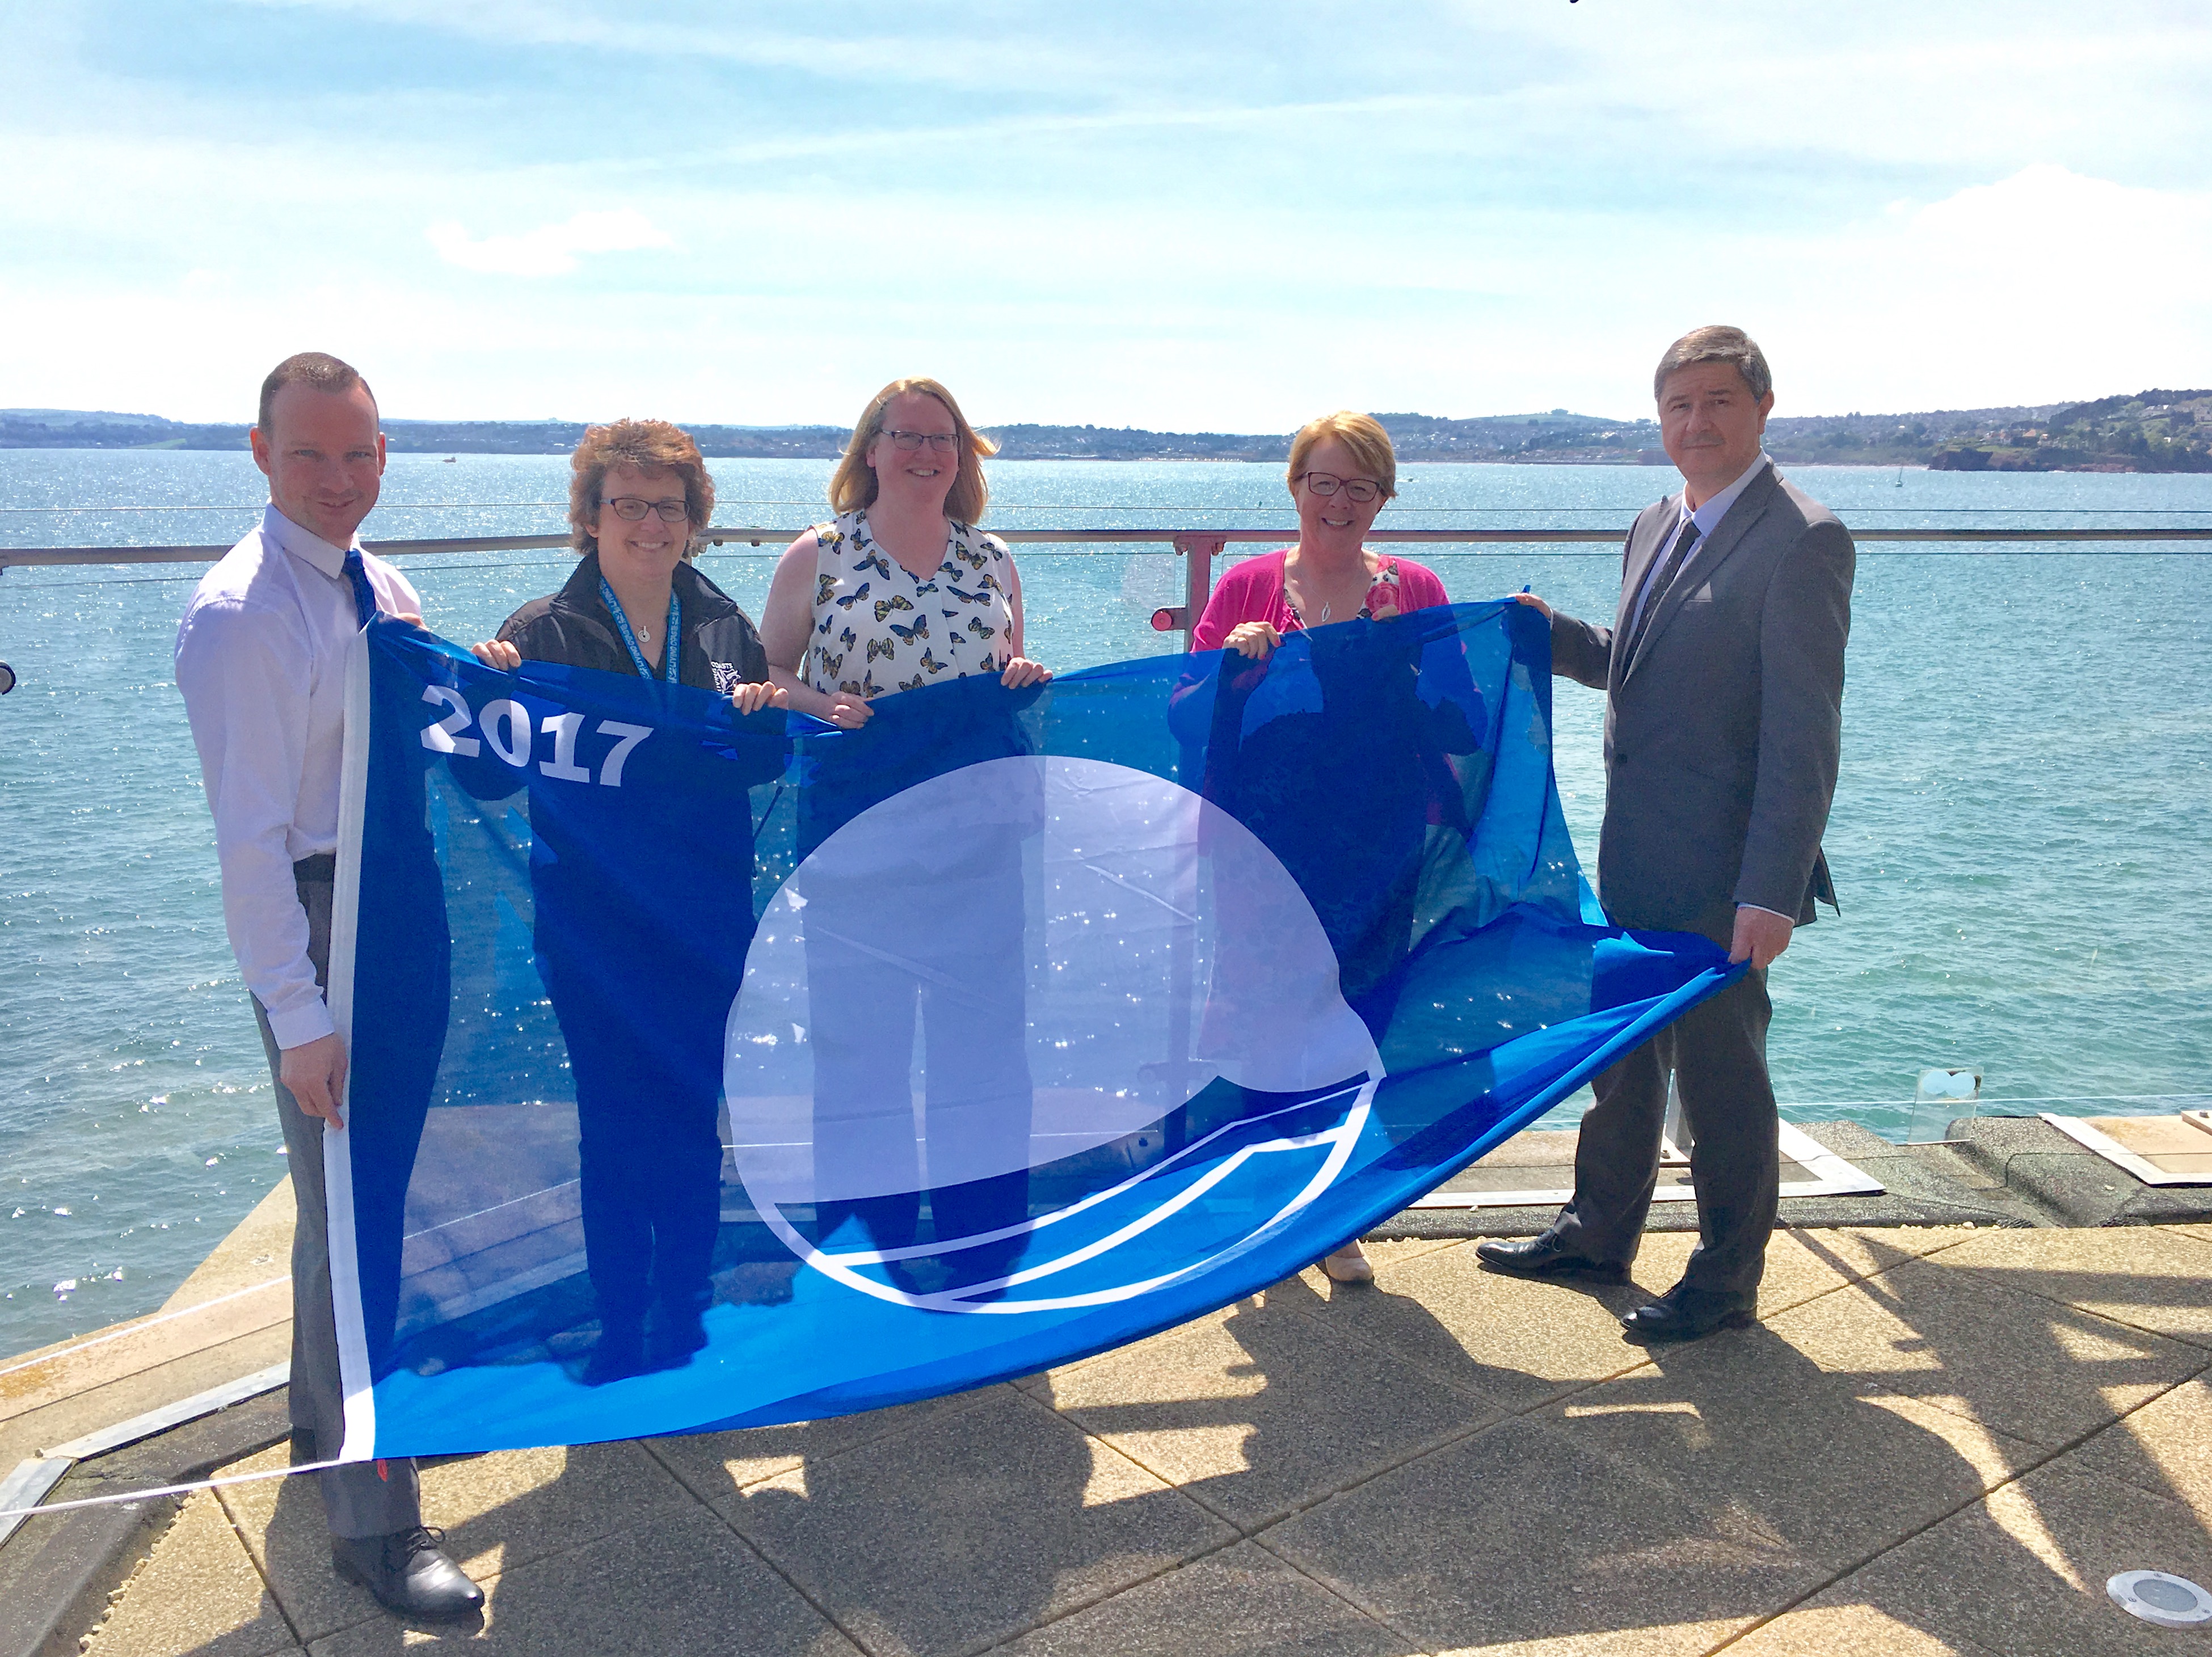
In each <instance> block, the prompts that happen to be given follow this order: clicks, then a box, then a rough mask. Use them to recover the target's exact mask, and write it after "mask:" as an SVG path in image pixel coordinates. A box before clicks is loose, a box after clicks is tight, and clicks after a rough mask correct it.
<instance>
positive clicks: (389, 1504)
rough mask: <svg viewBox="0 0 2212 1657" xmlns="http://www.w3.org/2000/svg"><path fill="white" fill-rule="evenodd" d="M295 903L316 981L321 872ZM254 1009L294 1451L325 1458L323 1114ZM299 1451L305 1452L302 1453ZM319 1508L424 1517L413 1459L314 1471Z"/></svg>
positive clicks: (325, 915)
mask: <svg viewBox="0 0 2212 1657" xmlns="http://www.w3.org/2000/svg"><path fill="white" fill-rule="evenodd" d="M298 889H299V893H300V907H302V908H303V909H305V910H306V911H307V958H308V959H309V960H310V961H311V962H313V963H314V968H315V982H316V983H318V984H321V985H325V986H326V984H327V980H328V979H329V976H330V969H331V894H332V890H333V888H332V886H331V883H330V882H329V881H327V880H315V879H311V878H308V877H301V878H300V880H299V882H298ZM253 1017H254V1019H255V1021H256V1022H257V1023H259V1025H260V1026H261V1045H262V1047H263V1049H264V1051H265V1052H266V1053H268V1055H269V1074H270V1077H271V1079H273V1080H275V1081H276V1120H278V1121H279V1122H280V1123H281V1124H283V1129H284V1153H285V1161H286V1162H289V1164H290V1165H291V1172H292V1195H293V1198H294V1199H295V1201H297V1203H298V1204H299V1218H298V1220H297V1223H295V1226H294V1228H293V1231H292V1391H291V1405H292V1445H293V1454H292V1459H293V1460H294V1461H295V1463H299V1462H303V1461H322V1460H328V1459H329V1458H330V1457H331V1456H334V1455H336V1454H337V1453H338V1447H339V1446H340V1445H341V1444H342V1443H343V1442H345V1393H344V1391H343V1388H342V1387H341V1386H340V1384H339V1381H338V1334H337V1318H336V1315H335V1314H333V1312H332V1311H331V1254H330V1230H329V1225H328V1218H329V1216H328V1211H327V1209H326V1207H325V1202H324V1196H323V1119H322V1118H321V1117H319V1116H310V1115H308V1114H307V1112H306V1111H304V1110H301V1108H300V1105H299V1102H298V1101H297V1100H296V1099H295V1098H293V1096H292V1090H291V1089H289V1088H288V1087H286V1086H285V1085H284V1083H283V1080H282V1079H281V1070H280V1066H281V1065H282V1062H283V1061H282V1059H281V1057H280V1055H279V1053H278V1049H277V1047H276V1036H275V1035H274V1034H273V1033H272V1032H271V1031H270V1028H269V1013H268V1010H267V1009H266V1008H264V1006H263V1005H261V1002H260V999H259V998H258V997H257V998H255V1000H254V1003H253ZM303 1452H304V1453H305V1454H302V1453H303ZM315 1482H316V1484H318V1485H319V1486H320V1487H321V1490H322V1492H323V1511H324V1513H325V1514H326V1515H327V1516H328V1518H329V1520H330V1527H331V1535H333V1536H346V1537H359V1536H385V1535H388V1534H390V1533H392V1532H393V1531H405V1530H412V1529H413V1528H414V1527H416V1526H417V1525H419V1524H421V1523H422V1504H421V1502H420V1500H419V1498H418V1496H417V1493H416V1481H415V1464H414V1463H413V1462H412V1461H362V1462H355V1463H351V1464H349V1465H348V1466H343V1467H331V1468H328V1469H326V1470H325V1471H324V1472H320V1473H318V1474H317V1475H316V1476H315Z"/></svg>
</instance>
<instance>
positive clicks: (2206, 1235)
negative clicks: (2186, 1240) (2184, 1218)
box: [2164, 1225, 2212, 1243]
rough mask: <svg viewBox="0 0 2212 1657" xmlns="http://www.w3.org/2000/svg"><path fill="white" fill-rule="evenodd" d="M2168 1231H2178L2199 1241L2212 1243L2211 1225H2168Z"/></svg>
mask: <svg viewBox="0 0 2212 1657" xmlns="http://www.w3.org/2000/svg"><path fill="white" fill-rule="evenodd" d="M2164 1229H2166V1230H2168V1231H2178V1232H2179V1233H2180V1234H2181V1235H2183V1236H2185V1237H2194V1238H2196V1239H2197V1241H2199V1242H2208V1243H2212V1225H2170V1226H2167V1227H2165V1228H2164Z"/></svg>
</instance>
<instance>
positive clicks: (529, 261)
mask: <svg viewBox="0 0 2212 1657" xmlns="http://www.w3.org/2000/svg"><path fill="white" fill-rule="evenodd" d="M427 234H428V236H429V238H430V245H431V246H433V247H435V248H436V249H437V250H438V256H439V258H442V259H444V260H445V261H446V263H447V264H458V265H459V266H460V267H461V269H463V270H476V271H480V272H482V273H483V274H484V275H486V276H566V275H568V272H569V271H571V270H574V269H575V268H576V264H577V256H578V255H579V254H582V253H626V252H634V251H635V250H636V249H638V248H641V247H673V246H675V245H676V243H675V240H674V239H673V238H672V237H671V236H670V235H669V234H668V233H667V232H666V231H665V230H662V229H661V228H659V226H657V225H655V224H654V223H653V221H652V220H651V219H648V218H647V217H646V216H645V215H644V214H642V213H641V212H639V211H638V210H637V209H635V208H634V207H620V208H615V209H611V210H610V211H607V212H596V213H595V212H589V211H586V212H582V213H579V214H577V215H575V216H574V217H573V218H571V219H568V220H567V221H566V222H563V223H561V224H545V225H540V226H539V227H538V228H537V229H535V230H526V231H525V232H523V233H522V234H520V235H519V236H486V237H483V239H482V240H477V239H476V238H473V237H471V235H470V234H469V233H468V232H467V231H466V230H464V229H463V228H461V227H460V226H459V225H458V224H456V223H454V222H453V221H452V220H450V219H448V220H442V221H441V222H438V223H436V224H434V225H432V226H431V227H430V228H429V230H428V233H427Z"/></svg>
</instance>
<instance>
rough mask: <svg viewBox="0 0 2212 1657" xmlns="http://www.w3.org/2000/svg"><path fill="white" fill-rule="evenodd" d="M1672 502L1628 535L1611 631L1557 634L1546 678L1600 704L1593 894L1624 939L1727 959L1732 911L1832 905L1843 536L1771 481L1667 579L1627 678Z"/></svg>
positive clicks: (1847, 589)
mask: <svg viewBox="0 0 2212 1657" xmlns="http://www.w3.org/2000/svg"><path fill="white" fill-rule="evenodd" d="M1679 513H1680V496H1678V495H1669V496H1668V498H1667V499H1666V500H1663V501H1660V502H1658V503H1657V504H1656V505H1655V506H1652V507H1647V508H1646V509H1645V510H1644V512H1643V513H1642V514H1640V515H1639V516H1638V519H1637V520H1636V523H1635V525H1634V527H1633V528H1632V529H1631V530H1630V531H1629V532H1628V544H1627V546H1626V549H1625V550H1624V553H1623V556H1622V562H1621V583H1620V610H1619V614H1618V616H1617V619H1616V622H1615V625H1614V626H1613V627H1610V628H1604V627H1595V626H1593V625H1592V624H1590V623H1589V622H1580V621H1577V620H1576V619H1575V618H1574V617H1572V616H1563V615H1558V614H1554V615H1553V618H1552V671H1553V672H1554V673H1558V674H1563V675H1565V676H1566V677H1570V678H1573V679H1577V680H1579V681H1581V682H1582V683H1584V684H1586V685H1589V686H1590V687H1591V688H1592V689H1601V690H1603V691H1604V692H1605V693H1606V709H1605V774H1606V800H1605V829H1604V833H1603V835H1601V838H1600V841H1599V844H1598V859H1597V861H1598V890H1599V895H1600V896H1601V898H1602V900H1603V901H1604V903H1605V907H1606V910H1607V913H1609V914H1611V915H1612V916H1613V919H1614V920H1616V921H1617V922H1619V923H1620V924H1621V925H1623V926H1634V927H1639V928H1646V929H1653V930H1667V931H1680V932H1703V933H1705V935H1706V936H1707V937H1709V938H1713V939H1714V940H1716V941H1717V942H1719V943H1723V944H1725V943H1727V942H1728V941H1729V938H1730V936H1731V934H1732V932H1733V930H1734V927H1735V907H1736V905H1738V904H1739V903H1751V904H1756V905H1757V906H1758V907H1760V908H1762V909H1772V910H1774V911H1776V912H1777V913H1781V914H1785V915H1790V916H1792V917H1794V918H1795V919H1796V920H1797V921H1798V923H1799V924H1800V925H1802V924H1804V923H1806V922H1808V921H1810V920H1812V919H1813V916H1814V909H1813V901H1814V897H1815V896H1818V897H1820V898H1822V899H1825V900H1826V901H1827V902H1829V903H1831V904H1832V903H1834V902H1835V901H1836V900H1835V889H1834V887H1833V886H1832V884H1831V883H1830V881H1829V878H1828V866H1827V859H1826V858H1825V857H1824V856H1823V855H1822V853H1821V851H1820V835H1821V832H1822V830H1823V829H1826V826H1827V822H1828V804H1829V802H1830V800H1831V799H1832V798H1833V796H1834V794H1835V789H1836V764H1837V757H1838V750H1840V748H1841V745H1842V739H1843V700H1844V642H1845V640H1847V639H1848V638H1849V636H1850V616H1851V577H1852V573H1853V570H1854V568H1855V567H1856V563H1857V552H1856V550H1855V549H1854V548H1853V547H1852V545H1851V537H1850V531H1848V530H1846V529H1844V526H1843V525H1842V524H1841V523H1840V522H1839V521H1838V519H1837V518H1836V516H1835V514H1834V513H1831V512H1830V511H1829V510H1828V509H1827V508H1826V507H1823V506H1822V505H1821V504H1820V502H1819V501H1815V500H1814V499H1813V498H1812V497H1811V496H1810V495H1807V494H1805V493H1804V492H1803V491H1802V490H1801V489H1797V488H1796V487H1795V486H1794V485H1792V484H1790V483H1787V482H1785V481H1784V479H1783V476H1782V475H1781V473H1780V472H1778V471H1777V470H1775V469H1774V467H1773V465H1772V464H1771V463H1770V464H1768V465H1767V466H1766V467H1765V470H1763V471H1762V472H1761V473H1760V474H1759V476H1757V477H1755V478H1753V480H1752V482H1751V484H1750V485H1749V487H1748V488H1747V489H1745V490H1744V492H1743V493H1742V494H1741V495H1739V496H1738V497H1737V498H1736V501H1735V505H1734V506H1732V507H1729V510H1728V514H1727V516H1726V517H1724V518H1723V519H1721V521H1720V522H1719V524H1717V525H1715V526H1714V529H1713V532H1712V534H1711V536H1709V537H1706V539H1705V542H1704V543H1702V544H1701V545H1700V546H1699V548H1698V549H1697V550H1696V551H1695V552H1694V553H1693V554H1692V556H1691V558H1690V561H1688V562H1687V563H1686V564H1685V565H1684V566H1683V568H1682V569H1681V571H1680V574H1677V576H1676V577H1675V580H1674V585H1673V586H1671V587H1670V588H1669V589H1668V592H1667V594H1666V596H1665V598H1663V599H1662V600H1661V601H1660V603H1659V608H1658V610H1656V613H1655V614H1654V615H1653V616H1652V617H1651V619H1650V624H1649V628H1648V630H1647V632H1646V634H1645V635H1644V641H1643V645H1642V647H1641V649H1640V650H1639V651H1638V652H1637V657H1636V659H1635V661H1634V662H1633V663H1632V664H1629V665H1627V666H1628V671H1626V674H1624V673H1623V671H1622V668H1623V663H1622V662H1621V660H1620V653H1621V652H1619V651H1617V650H1616V649H1615V648H1614V640H1615V639H1616V638H1619V639H1620V640H1622V642H1623V643H1624V645H1625V643H1626V637H1627V629H1628V619H1629V616H1630V614H1631V612H1632V609H1633V606H1634V604H1635V602H1636V595H1637V593H1638V592H1640V591H1641V590H1642V587H1643V585H1644V577H1645V575H1646V574H1648V573H1649V572H1650V568H1651V563H1652V561H1653V560H1654V559H1655V558H1657V557H1659V556H1661V555H1663V554H1664V552H1665V551H1666V549H1667V547H1668V543H1670V542H1671V540H1672V539H1673V536H1674V526H1675V525H1676V522H1677V521H1678V514H1679Z"/></svg>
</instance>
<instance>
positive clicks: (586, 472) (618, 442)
mask: <svg viewBox="0 0 2212 1657" xmlns="http://www.w3.org/2000/svg"><path fill="white" fill-rule="evenodd" d="M617 466H635V467H636V468H637V469H638V470H640V471H641V472H643V473H644V474H645V475H646V476H648V477H665V476H668V475H669V474H670V473H671V472H672V473H674V474H675V475H676V476H678V477H680V478H682V479H683V480H684V516H686V517H687V518H689V519H690V520H691V537H690V541H689V542H687V543H685V545H684V556H685V557H686V558H694V557H696V556H697V555H698V552H699V531H701V530H703V529H705V528H706V527H707V525H708V524H709V523H710V522H712V521H713V519H714V478H713V477H712V476H709V475H708V471H707V461H706V458H705V457H704V456H702V454H701V453H700V452H699V446H698V445H697V444H696V443H694V442H693V441H692V440H691V434H690V433H689V432H687V431H685V430H684V428H682V427H681V426H671V424H669V422H666V421H665V420H617V421H613V422H610V423H609V424H607V425H605V426H589V427H586V428H585V430H584V440H583V441H582V442H580V443H579V444H578V445H576V452H575V453H574V454H573V455H571V456H570V457H569V458H568V467H569V477H568V531H569V534H568V543H569V544H570V545H571V546H573V547H574V548H575V549H576V551H577V554H578V555H583V554H585V553H589V552H597V551H598V550H599V537H598V536H597V535H596V534H594V533H593V532H592V524H593V523H594V522H596V521H597V519H598V518H599V491H600V489H603V488H604V487H605V484H606V481H607V474H608V473H609V472H611V471H612V470H614V469H615V468H616V467H617Z"/></svg>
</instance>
